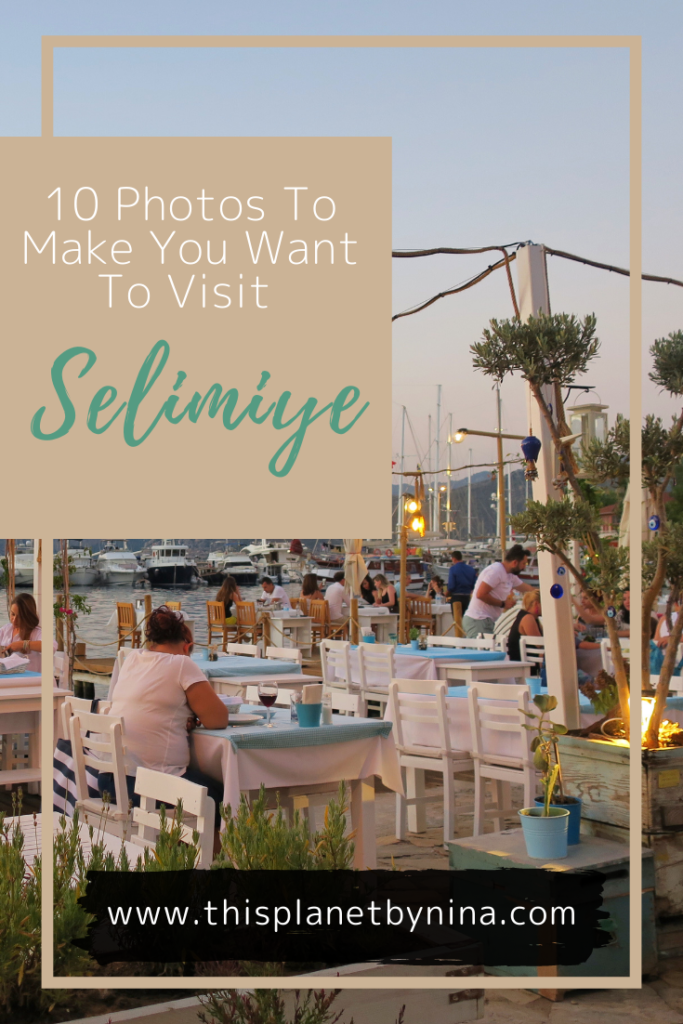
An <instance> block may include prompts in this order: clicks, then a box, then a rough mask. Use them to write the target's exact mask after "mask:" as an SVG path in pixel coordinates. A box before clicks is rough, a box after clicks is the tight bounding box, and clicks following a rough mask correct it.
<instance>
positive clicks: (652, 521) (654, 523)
mask: <svg viewBox="0 0 683 1024" xmlns="http://www.w3.org/2000/svg"><path fill="white" fill-rule="evenodd" d="M647 525H648V526H649V527H650V529H651V530H658V529H659V516H650V518H649V519H648V521H647Z"/></svg>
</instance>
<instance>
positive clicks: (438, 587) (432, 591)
mask: <svg viewBox="0 0 683 1024" xmlns="http://www.w3.org/2000/svg"><path fill="white" fill-rule="evenodd" d="M445 596H446V587H445V585H444V581H443V580H442V579H441V577H440V576H432V578H431V580H430V581H429V586H428V587H427V597H445Z"/></svg>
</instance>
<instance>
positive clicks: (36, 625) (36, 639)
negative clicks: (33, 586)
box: [0, 594, 57, 672]
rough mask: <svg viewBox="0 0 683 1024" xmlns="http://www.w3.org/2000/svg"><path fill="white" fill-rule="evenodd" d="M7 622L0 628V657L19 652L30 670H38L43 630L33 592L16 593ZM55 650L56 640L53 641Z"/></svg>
mask: <svg viewBox="0 0 683 1024" xmlns="http://www.w3.org/2000/svg"><path fill="white" fill-rule="evenodd" d="M9 618H10V620H9V622H8V623H7V624H6V625H5V626H2V627H1V628H0V658H4V657H7V656H8V655H11V654H19V655H22V656H23V657H25V658H28V667H29V671H31V672H40V669H41V661H42V658H41V653H42V650H43V631H42V629H41V626H40V620H39V618H38V609H37V607H36V602H35V598H34V597H33V594H17V595H16V596H15V598H14V600H13V601H12V606H11V608H10V616H9ZM53 648H54V650H57V641H56V640H54V641H53Z"/></svg>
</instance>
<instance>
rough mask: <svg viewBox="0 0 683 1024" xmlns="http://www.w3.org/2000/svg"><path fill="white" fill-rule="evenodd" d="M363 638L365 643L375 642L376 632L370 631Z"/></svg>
mask: <svg viewBox="0 0 683 1024" xmlns="http://www.w3.org/2000/svg"><path fill="white" fill-rule="evenodd" d="M361 640H362V641H363V643H364V644H374V642H375V634H374V633H368V634H367V635H366V636H362V637H361Z"/></svg>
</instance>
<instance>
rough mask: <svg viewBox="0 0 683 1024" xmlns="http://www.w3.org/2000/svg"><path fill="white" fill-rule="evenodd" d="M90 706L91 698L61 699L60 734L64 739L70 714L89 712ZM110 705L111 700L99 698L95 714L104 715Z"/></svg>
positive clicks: (67, 732)
mask: <svg viewBox="0 0 683 1024" xmlns="http://www.w3.org/2000/svg"><path fill="white" fill-rule="evenodd" d="M91 707H92V701H91V700H85V699H84V698H83V697H65V699H64V700H63V701H62V706H61V708H60V709H59V714H60V721H61V723H62V736H63V737H64V738H65V739H68V738H69V722H70V720H71V717H72V715H76V714H80V713H83V714H90V709H91ZM110 707H111V701H108V700H101V701H98V704H97V712H96V713H97V714H98V715H106V714H108V713H109V708H110Z"/></svg>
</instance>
